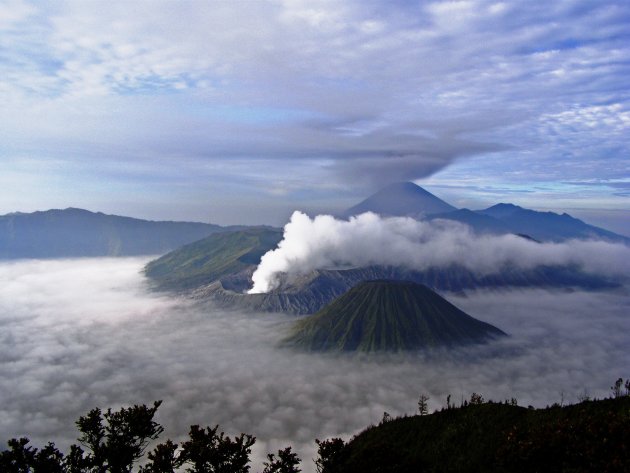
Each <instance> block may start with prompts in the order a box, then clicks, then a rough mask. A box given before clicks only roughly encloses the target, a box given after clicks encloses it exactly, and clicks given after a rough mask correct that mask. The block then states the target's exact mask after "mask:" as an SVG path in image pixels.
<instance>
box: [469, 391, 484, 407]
mask: <svg viewBox="0 0 630 473" xmlns="http://www.w3.org/2000/svg"><path fill="white" fill-rule="evenodd" d="M479 404H483V396H482V395H481V394H477V393H472V394H471V395H470V405H471V406H474V405H479Z"/></svg>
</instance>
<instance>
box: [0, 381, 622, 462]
mask: <svg viewBox="0 0 630 473" xmlns="http://www.w3.org/2000/svg"><path fill="white" fill-rule="evenodd" d="M621 382H622V380H621V379H620V380H618V383H621ZM626 386H627V384H626ZM421 400H422V398H421ZM473 400H474V403H473ZM160 404H161V401H158V402H155V403H154V405H153V407H148V406H146V405H144V404H143V405H134V406H132V407H126V408H125V407H123V408H121V409H119V410H117V411H112V410H110V409H108V410H107V411H106V412H103V411H101V409H98V408H95V409H92V410H91V411H90V412H89V413H88V414H87V415H85V416H82V417H80V418H79V420H78V421H77V422H76V426H77V427H78V429H79V433H80V437H79V442H80V444H81V446H79V445H77V444H74V445H72V446H71V447H70V449H69V451H68V453H67V454H66V455H64V454H63V453H62V452H61V451H59V450H58V449H57V448H56V447H55V444H54V443H52V442H51V443H48V444H47V445H46V446H45V447H42V448H37V447H34V446H32V445H29V443H30V442H29V440H28V438H25V437H23V438H20V439H17V438H13V439H10V440H9V441H8V442H7V444H8V445H7V446H8V449H7V450H4V451H0V471H2V472H3V473H27V472H33V473H91V472H94V471H99V472H112V473H113V472H129V473H131V472H135V471H137V472H142V473H148V472H153V473H172V472H174V471H183V468H184V467H188V469H187V471H191V472H206V471H207V472H210V471H212V472H223V473H243V472H247V471H249V463H250V458H249V457H250V454H251V451H252V446H253V445H254V444H255V442H256V438H255V437H254V436H252V435H248V434H244V433H243V434H241V435H239V436H234V437H233V438H232V437H230V436H227V435H225V434H224V432H222V431H220V430H219V426H218V425H217V426H215V427H210V426H208V427H205V428H204V427H200V426H199V425H192V426H191V427H190V431H189V436H188V438H187V439H185V440H184V441H182V442H181V443H175V442H173V441H172V440H170V439H167V440H166V441H164V442H163V443H160V444H157V445H155V444H156V443H157V442H155V441H156V440H157V439H158V437H159V436H160V435H161V434H162V433H163V432H164V427H162V426H161V425H160V424H159V423H158V422H156V421H155V420H154V416H155V413H156V410H157V409H158V407H159V406H160ZM419 406H420V403H419ZM175 407H177V406H175ZM315 442H316V443H317V446H318V457H317V458H316V459H314V461H315V465H316V468H317V471H318V472H319V473H377V472H378V473H401V472H405V473H406V472H432V473H437V472H443V473H451V472H452V473H455V472H457V473H473V472H474V473H478V472H484V473H485V472H487V473H531V472H538V473H593V472H597V473H600V472H601V473H627V472H628V471H629V465H630V448H628V446H629V445H630V397H628V396H627V395H626V396H623V397H622V396H619V397H617V398H615V399H606V400H603V401H587V402H582V403H581V404H578V405H573V406H567V407H560V406H556V407H552V408H547V409H541V410H534V409H525V408H523V407H518V406H516V405H515V403H514V402H510V403H509V404H508V403H506V404H496V403H492V402H488V403H483V400H482V398H481V396H478V395H475V394H473V395H472V396H471V405H467V406H464V407H460V408H455V407H453V406H449V408H448V409H447V410H442V411H441V412H437V413H434V414H431V415H424V416H416V417H405V418H401V419H395V420H391V418H390V417H387V416H385V415H384V416H383V422H382V423H381V424H380V425H379V426H378V427H370V428H368V429H367V430H365V431H364V432H362V433H361V434H359V435H357V436H355V437H354V438H353V439H352V440H350V442H349V443H348V444H345V443H344V442H343V441H342V440H341V439H330V440H324V441H319V440H316V441H315ZM150 443H153V444H154V445H155V448H154V449H153V450H151V451H149V452H147V451H146V447H147V444H150ZM145 454H146V455H145ZM267 459H268V462H265V468H264V469H263V470H262V473H280V472H282V473H298V472H299V471H301V470H300V467H299V464H300V463H301V460H300V458H299V457H298V456H297V454H295V453H293V452H292V451H291V447H287V448H285V449H282V450H279V451H278V455H277V456H276V455H275V454H269V455H267ZM307 461H308V460H307V459H304V462H307ZM138 464H140V465H142V466H138ZM254 471H261V470H260V469H255V470H254Z"/></svg>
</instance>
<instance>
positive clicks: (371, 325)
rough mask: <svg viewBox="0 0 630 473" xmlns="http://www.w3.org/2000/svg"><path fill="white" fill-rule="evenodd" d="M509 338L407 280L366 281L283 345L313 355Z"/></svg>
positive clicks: (298, 325) (299, 328) (305, 323)
mask: <svg viewBox="0 0 630 473" xmlns="http://www.w3.org/2000/svg"><path fill="white" fill-rule="evenodd" d="M502 335H505V333H503V332H502V331H501V330H499V329H498V328H496V327H493V326H492V325H490V324H487V323H485V322H481V321H480V320H477V319H475V318H473V317H471V316H469V315H468V314H466V313H464V312H463V311H461V310H459V309H458V308H457V307H455V306H454V305H453V304H451V303H450V302H448V301H447V300H446V299H444V298H442V297H441V296H440V295H438V294H437V293H435V292H434V291H432V290H431V289H429V288H428V287H426V286H424V285H422V284H417V283H414V282H409V281H365V282H362V283H360V284H358V285H357V286H355V287H354V288H352V289H350V290H349V291H348V292H347V293H345V294H344V295H342V296H341V297H339V298H337V299H335V300H334V301H333V302H331V303H330V304H329V305H327V306H326V307H324V308H323V309H321V310H320V311H318V312H317V313H315V314H313V315H311V316H310V317H307V318H305V319H302V320H300V321H298V322H296V324H295V327H294V328H293V333H292V334H291V335H290V336H289V337H288V338H287V339H286V340H285V341H284V344H285V345H288V346H293V347H296V348H300V349H305V350H309V351H321V350H333V351H365V352H370V351H382V350H386V351H402V350H416V349H422V348H432V347H437V346H456V345H467V344H471V343H482V342H486V341H488V340H490V339H492V338H495V337H499V336H502Z"/></svg>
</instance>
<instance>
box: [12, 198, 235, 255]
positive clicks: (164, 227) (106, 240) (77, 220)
mask: <svg viewBox="0 0 630 473" xmlns="http://www.w3.org/2000/svg"><path fill="white" fill-rule="evenodd" d="M232 229H233V228H223V227H220V226H218V225H212V224H207V223H194V222H154V221H149V220H141V219H137V218H131V217H120V216H118V215H106V214H103V213H100V212H98V213H95V212H90V211H88V210H83V209H73V208H69V209H64V210H47V211H44V212H33V213H14V214H8V215H2V216H0V258H1V259H17V258H64V257H79V256H134V255H154V254H160V253H165V252H167V251H170V250H172V249H174V248H177V247H179V246H181V245H184V244H186V243H190V242H192V241H195V240H199V239H200V238H204V237H206V236H208V235H210V234H212V233H216V232H221V231H226V230H232Z"/></svg>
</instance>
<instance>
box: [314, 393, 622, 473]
mask: <svg viewBox="0 0 630 473" xmlns="http://www.w3.org/2000/svg"><path fill="white" fill-rule="evenodd" d="M411 471H422V472H443V473H448V472H453V473H455V472H457V473H468V472H470V473H473V472H475V473H477V472H480V471H483V472H487V473H494V472H496V473H507V472H512V473H517V472H518V473H525V472H527V473H530V472H540V473H542V472H567V473H568V472H571V473H578V472H580V473H586V472H611V473H612V472H628V471H630V397H628V396H623V397H619V398H615V399H604V400H600V401H585V402H582V403H580V404H575V405H570V406H564V407H561V406H559V405H555V406H552V407H549V408H546V409H527V408H524V407H520V406H516V405H508V404H500V403H481V404H475V405H468V406H466V407H461V408H449V409H444V410H442V411H440V412H436V413H434V414H431V415H425V416H414V417H404V418H399V419H394V420H390V421H388V422H383V423H381V424H380V425H378V426H375V427H370V428H368V429H367V430H365V431H364V432H362V433H360V434H359V435H357V436H356V437H354V438H353V439H352V440H350V441H349V442H348V443H347V444H345V445H343V446H341V448H339V449H338V451H336V452H335V455H334V459H333V460H332V461H331V462H330V464H329V467H328V468H327V469H326V470H325V471H324V473H338V472H344V473H359V472H360V473H372V472H374V473H376V472H379V473H389V472H391V473H394V472H396V473H398V472H411Z"/></svg>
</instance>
